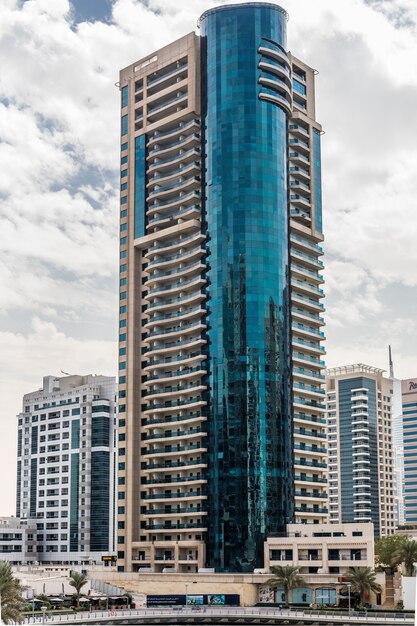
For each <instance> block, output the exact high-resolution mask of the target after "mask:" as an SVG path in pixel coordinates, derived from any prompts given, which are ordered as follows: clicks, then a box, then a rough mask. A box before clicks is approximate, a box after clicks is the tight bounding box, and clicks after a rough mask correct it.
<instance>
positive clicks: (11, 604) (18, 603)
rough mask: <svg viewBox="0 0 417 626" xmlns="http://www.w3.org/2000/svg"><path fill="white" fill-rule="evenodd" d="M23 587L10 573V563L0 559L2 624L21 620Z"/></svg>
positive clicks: (0, 620)
mask: <svg viewBox="0 0 417 626" xmlns="http://www.w3.org/2000/svg"><path fill="white" fill-rule="evenodd" d="M22 591H23V587H22V585H21V584H20V582H19V580H18V579H17V578H14V576H13V574H12V568H11V565H10V563H7V562H6V561H0V595H1V619H0V622H1V623H2V624H15V623H20V622H23V615H22V610H23V601H22Z"/></svg>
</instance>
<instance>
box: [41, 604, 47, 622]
mask: <svg viewBox="0 0 417 626" xmlns="http://www.w3.org/2000/svg"><path fill="white" fill-rule="evenodd" d="M47 610H48V607H47V606H45V605H44V604H43V605H42V606H41V611H42V624H44V623H45V613H46V611H47Z"/></svg>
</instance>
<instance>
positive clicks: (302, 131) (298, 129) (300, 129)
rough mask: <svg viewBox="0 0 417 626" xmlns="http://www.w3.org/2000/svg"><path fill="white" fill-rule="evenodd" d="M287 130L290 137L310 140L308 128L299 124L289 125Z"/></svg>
mask: <svg viewBox="0 0 417 626" xmlns="http://www.w3.org/2000/svg"><path fill="white" fill-rule="evenodd" d="M288 130H289V131H290V133H291V135H295V136H296V137H300V138H301V139H310V132H309V129H308V128H305V127H304V126H301V124H289V126H288Z"/></svg>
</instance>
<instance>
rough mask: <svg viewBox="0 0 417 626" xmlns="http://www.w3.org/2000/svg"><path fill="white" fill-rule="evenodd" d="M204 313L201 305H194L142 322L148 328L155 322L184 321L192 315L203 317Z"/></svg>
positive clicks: (159, 323) (158, 323)
mask: <svg viewBox="0 0 417 626" xmlns="http://www.w3.org/2000/svg"><path fill="white" fill-rule="evenodd" d="M206 313H207V311H206V309H203V308H202V307H201V306H195V307H192V308H191V309H184V310H183V311H176V312H175V313H168V314H167V315H156V316H155V317H151V318H149V319H148V321H147V322H146V324H144V328H147V329H149V328H152V327H153V326H155V325H156V324H157V325H158V326H159V325H163V324H170V323H172V322H177V321H179V320H184V321H185V320H188V319H190V318H193V317H203V316H204V315H205V314H206Z"/></svg>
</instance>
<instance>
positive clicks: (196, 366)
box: [117, 2, 328, 572]
mask: <svg viewBox="0 0 417 626" xmlns="http://www.w3.org/2000/svg"><path fill="white" fill-rule="evenodd" d="M287 19H288V16H287V14H286V12H285V11H284V10H283V9H282V8H280V7H279V6H278V5H275V4H271V3H259V2H255V3H248V4H244V5H229V6H223V7H217V8H215V9H211V10H209V11H206V12H205V13H204V14H203V15H202V16H201V18H200V20H199V23H198V27H199V34H196V33H190V34H188V35H185V36H184V37H182V38H180V39H178V40H177V41H175V42H173V43H171V44H169V45H167V46H165V47H164V48H162V49H160V50H157V51H155V52H151V53H150V54H149V55H148V56H146V57H144V58H143V59H141V60H139V61H137V62H135V63H133V64H132V65H130V66H128V67H126V68H125V69H123V70H122V71H121V73H120V90H121V178H120V191H121V195H120V311H119V313H120V319H119V326H120V345H119V355H120V356H119V396H120V398H121V400H120V402H122V403H123V407H124V409H123V410H124V413H125V415H123V416H122V415H121V416H120V418H121V419H120V421H119V425H118V426H119V439H120V442H119V459H118V471H119V473H118V476H119V485H120V486H119V491H118V506H117V520H118V522H117V526H118V567H119V569H120V570H121V571H123V570H124V571H132V570H148V571H149V570H150V571H155V572H158V571H163V570H164V571H166V570H170V569H171V570H174V571H179V572H193V571H197V570H198V569H199V568H201V567H203V566H204V565H206V566H208V567H212V568H215V569H216V570H217V571H242V572H244V571H253V569H254V568H255V567H259V566H262V562H263V543H264V540H265V538H266V536H267V535H268V534H269V533H273V532H282V531H283V530H285V528H286V524H287V523H288V522H290V521H293V520H294V519H295V520H296V521H298V522H303V523H308V522H312V523H320V522H321V521H323V520H324V519H326V516H327V514H328V509H327V494H326V488H327V467H326V454H327V452H326V421H325V404H324V395H325V392H324V389H323V386H324V375H323V368H324V361H323V355H324V348H323V347H322V345H321V343H322V341H323V339H324V334H323V332H322V330H321V327H322V326H323V323H324V321H323V317H322V313H323V311H324V307H323V304H322V302H321V300H322V298H323V295H324V294H323V290H322V288H321V284H322V282H323V276H322V273H321V270H322V268H323V262H322V260H321V258H320V257H321V255H322V253H323V251H322V248H321V246H320V242H321V241H322V239H323V234H322V230H323V229H322V199H321V157H320V140H321V126H320V124H319V123H318V122H317V121H316V119H315V97H314V88H315V87H314V79H315V71H314V70H313V69H312V68H310V67H309V66H308V65H306V64H305V63H304V62H302V61H300V60H298V59H297V58H295V57H294V56H292V55H290V54H289V53H288V52H287V43H286V25H287ZM288 173H289V175H288ZM293 445H294V447H293ZM293 459H294V462H293Z"/></svg>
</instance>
